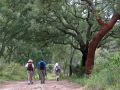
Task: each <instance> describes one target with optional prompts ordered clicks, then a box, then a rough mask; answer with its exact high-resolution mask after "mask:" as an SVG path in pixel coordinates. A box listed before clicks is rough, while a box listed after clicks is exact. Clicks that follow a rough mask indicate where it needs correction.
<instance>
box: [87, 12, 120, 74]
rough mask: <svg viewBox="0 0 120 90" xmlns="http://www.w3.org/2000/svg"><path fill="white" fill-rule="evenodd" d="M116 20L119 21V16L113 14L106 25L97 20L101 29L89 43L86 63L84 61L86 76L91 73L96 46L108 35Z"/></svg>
mask: <svg viewBox="0 0 120 90" xmlns="http://www.w3.org/2000/svg"><path fill="white" fill-rule="evenodd" d="M118 19H120V15H119V14H114V15H113V16H112V18H111V20H110V21H109V22H108V23H107V24H106V23H103V21H101V20H100V19H99V21H98V22H99V24H100V25H101V26H102V27H101V29H100V30H99V32H98V33H97V34H96V35H95V36H94V37H93V39H92V40H91V42H90V43H89V47H88V54H87V61H86V65H85V71H86V74H91V72H92V68H93V63H94V56H95V51H96V48H97V45H98V44H99V42H100V41H101V39H102V38H103V37H104V36H105V35H106V34H107V33H108V31H110V30H111V29H112V27H113V26H114V25H115V23H116V21H117V20H118Z"/></svg>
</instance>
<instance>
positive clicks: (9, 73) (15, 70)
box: [0, 63, 26, 81]
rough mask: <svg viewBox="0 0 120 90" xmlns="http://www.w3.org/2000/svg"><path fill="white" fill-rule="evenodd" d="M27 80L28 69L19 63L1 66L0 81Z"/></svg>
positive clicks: (2, 64)
mask: <svg viewBox="0 0 120 90" xmlns="http://www.w3.org/2000/svg"><path fill="white" fill-rule="evenodd" d="M22 79H26V69H25V67H24V66H21V65H20V64H17V63H10V64H8V63H1V64H0V81H4V80H22Z"/></svg>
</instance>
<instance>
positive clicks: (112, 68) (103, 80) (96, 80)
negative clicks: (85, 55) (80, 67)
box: [70, 52, 120, 90]
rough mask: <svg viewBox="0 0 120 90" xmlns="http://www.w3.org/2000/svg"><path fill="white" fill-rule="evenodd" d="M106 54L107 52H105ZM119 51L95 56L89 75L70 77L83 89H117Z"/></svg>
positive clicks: (118, 81) (119, 64) (119, 71)
mask: <svg viewBox="0 0 120 90" xmlns="http://www.w3.org/2000/svg"><path fill="white" fill-rule="evenodd" d="M106 55H107V54H106ZM119 55H120V53H119V52H113V53H109V54H108V56H106V57H102V56H101V57H100V56H99V57H97V58H96V61H95V67H94V70H93V74H92V75H91V76H90V77H89V78H86V77H76V76H74V77H73V78H72V79H70V80H73V81H76V82H78V83H80V84H82V85H85V87H86V89H85V90H119V88H120V84H119V83H120V79H119V78H120V56H119Z"/></svg>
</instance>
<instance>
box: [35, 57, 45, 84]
mask: <svg viewBox="0 0 120 90" xmlns="http://www.w3.org/2000/svg"><path fill="white" fill-rule="evenodd" d="M37 70H38V75H39V80H41V84H43V83H45V75H46V62H45V61H44V60H43V59H42V58H41V59H40V61H38V63H37Z"/></svg>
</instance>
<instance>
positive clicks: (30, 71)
mask: <svg viewBox="0 0 120 90" xmlns="http://www.w3.org/2000/svg"><path fill="white" fill-rule="evenodd" d="M25 67H26V68H27V76H28V85H30V84H33V81H32V77H33V73H34V64H33V60H32V59H29V60H28V62H27V63H26V65H25Z"/></svg>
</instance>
